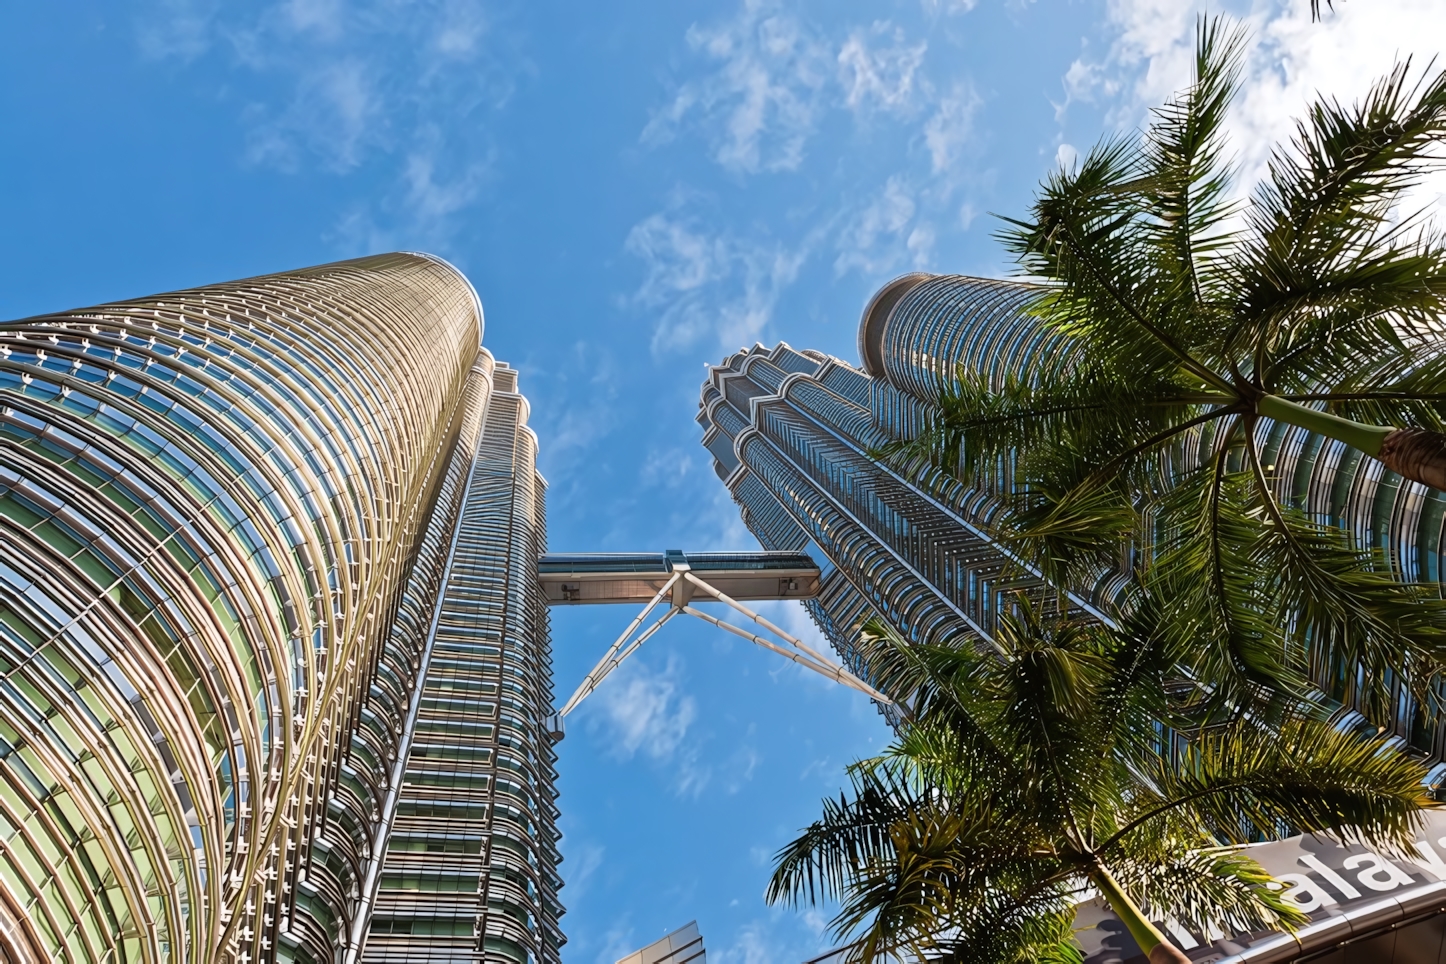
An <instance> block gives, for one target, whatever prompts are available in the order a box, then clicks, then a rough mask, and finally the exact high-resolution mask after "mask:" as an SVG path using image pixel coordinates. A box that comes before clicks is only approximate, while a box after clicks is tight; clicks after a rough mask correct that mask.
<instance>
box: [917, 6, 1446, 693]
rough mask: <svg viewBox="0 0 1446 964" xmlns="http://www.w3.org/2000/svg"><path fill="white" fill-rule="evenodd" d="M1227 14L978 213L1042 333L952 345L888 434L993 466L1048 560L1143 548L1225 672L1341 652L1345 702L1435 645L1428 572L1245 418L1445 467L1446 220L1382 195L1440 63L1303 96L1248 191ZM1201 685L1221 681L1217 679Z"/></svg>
mask: <svg viewBox="0 0 1446 964" xmlns="http://www.w3.org/2000/svg"><path fill="white" fill-rule="evenodd" d="M1243 43H1244V36H1243V34H1242V32H1241V31H1240V30H1238V29H1227V28H1226V27H1224V26H1223V25H1222V23H1221V22H1220V21H1219V20H1202V21H1201V22H1200V24H1199V27H1198V29H1197V51H1196V60H1195V77H1194V82H1193V84H1192V85H1191V86H1190V87H1189V88H1187V89H1186V90H1185V91H1183V92H1182V93H1180V94H1178V95H1177V96H1176V97H1175V98H1174V99H1173V100H1172V101H1171V102H1170V103H1168V104H1166V105H1165V106H1164V107H1162V108H1160V109H1158V110H1156V111H1155V116H1154V120H1153V123H1152V124H1151V126H1150V127H1149V129H1148V131H1147V132H1146V134H1145V136H1144V137H1143V138H1142V139H1139V140H1138V141H1134V140H1129V139H1110V140H1105V141H1103V142H1102V143H1100V144H1099V145H1098V146H1097V147H1095V148H1094V149H1093V150H1092V151H1091V152H1090V153H1089V155H1088V156H1087V157H1086V158H1085V159H1084V160H1083V161H1082V162H1081V163H1080V164H1079V165H1078V166H1077V167H1076V168H1075V169H1073V170H1060V171H1058V172H1056V173H1054V174H1052V175H1051V176H1050V177H1048V178H1047V179H1046V181H1045V182H1044V183H1043V185H1042V186H1041V188H1040V191H1039V193H1038V195H1037V197H1036V199H1035V202H1034V205H1033V209H1032V211H1031V214H1030V216H1029V217H1028V218H1027V219H1024V220H1009V221H1008V225H1009V226H1008V227H1007V228H1006V229H1005V231H1004V233H1003V234H1002V237H1003V239H1004V241H1005V242H1006V244H1007V245H1008V246H1009V248H1010V250H1011V251H1012V252H1013V253H1014V254H1015V255H1016V256H1017V257H1018V258H1019V260H1020V263H1021V265H1022V267H1023V268H1024V270H1025V272H1026V273H1027V274H1030V275H1033V276H1034V277H1036V278H1038V279H1039V280H1041V281H1042V283H1043V284H1042V296H1041V298H1040V299H1039V301H1038V302H1037V303H1036V304H1035V305H1034V307H1033V309H1032V311H1033V313H1034V314H1035V315H1036V316H1037V318H1038V320H1039V322H1040V324H1041V325H1042V326H1043V327H1044V328H1045V329H1046V330H1048V331H1049V332H1051V333H1053V335H1054V336H1055V337H1056V338H1057V339H1058V340H1059V341H1060V343H1062V345H1063V346H1064V350H1062V351H1059V352H1052V353H1040V354H1039V357H1037V358H1036V359H1035V360H1034V361H1033V362H1032V363H1031V364H1032V367H1030V368H1029V369H1028V370H1027V371H1025V372H1023V373H1021V374H1019V375H1018V376H1015V377H1010V378H1007V379H993V380H991V379H990V378H989V377H988V376H987V375H985V374H981V373H979V372H973V371H967V370H961V371H960V372H959V376H958V383H957V385H956V386H955V387H954V389H953V391H952V392H950V393H948V394H947V395H946V397H945V398H944V399H943V401H942V402H941V404H940V407H939V410H938V412H937V415H936V417H935V419H934V423H933V425H932V427H931V428H930V429H929V430H928V431H926V432H924V433H923V434H922V435H920V436H919V437H918V438H916V439H913V440H912V441H909V442H904V443H900V444H899V445H898V446H896V447H895V449H894V454H898V453H900V452H902V453H903V454H904V455H905V456H907V457H910V458H912V459H915V460H918V459H920V458H922V459H924V460H927V461H928V462H930V463H932V464H933V465H934V466H935V467H936V468H940V469H943V470H944V471H946V472H948V473H951V474H953V475H956V476H957V477H960V478H962V479H963V480H964V481H966V482H968V483H971V484H973V483H981V484H988V483H989V480H990V479H998V478H999V476H1000V475H1001V468H1000V467H1001V466H1004V467H1005V468H1006V471H1004V472H1003V476H1004V478H1003V484H1002V488H1003V490H1004V491H1006V492H1007V493H1010V498H1011V499H1012V504H1011V505H1010V511H1009V512H1008V513H1006V515H1005V517H1004V518H1003V520H1002V522H1001V524H1000V532H1001V535H1002V536H1003V537H1004V538H1005V539H1006V541H1009V542H1011V543H1012V544H1013V545H1014V547H1015V548H1016V549H1017V550H1018V552H1019V553H1020V555H1021V556H1022V557H1023V558H1026V559H1029V560H1032V561H1033V562H1034V563H1036V564H1037V565H1039V566H1040V568H1041V569H1043V570H1045V572H1046V575H1047V576H1048V577H1049V578H1051V579H1053V580H1055V581H1056V582H1057V583H1059V584H1069V583H1070V582H1071V581H1072V580H1076V579H1078V578H1079V577H1080V576H1081V575H1082V574H1083V573H1085V572H1088V571H1090V570H1091V569H1092V567H1096V568H1097V567H1099V566H1101V565H1109V564H1111V563H1112V562H1113V561H1114V560H1116V559H1118V558H1119V545H1120V542H1121V540H1122V539H1125V540H1132V541H1133V542H1134V544H1135V545H1137V546H1142V547H1152V548H1151V549H1150V551H1148V552H1146V553H1145V555H1144V559H1143V561H1142V563H1141V564H1142V565H1149V566H1150V567H1151V568H1152V574H1151V579H1152V581H1153V583H1154V584H1155V586H1156V588H1157V589H1161V590H1163V591H1164V592H1165V593H1166V594H1167V595H1170V596H1171V597H1172V598H1174V599H1175V601H1176V616H1177V617H1178V618H1177V626H1178V627H1181V628H1182V631H1184V632H1186V633H1188V634H1190V635H1191V636H1192V637H1193V638H1195V639H1196V640H1197V642H1198V643H1199V644H1200V656H1199V659H1198V665H1197V666H1196V667H1195V669H1196V671H1197V672H1198V674H1199V675H1200V676H1202V677H1204V678H1207V679H1210V680H1211V681H1213V682H1214V683H1216V684H1218V685H1221V686H1224V687H1225V688H1226V689H1230V690H1231V691H1232V692H1231V694H1230V695H1231V696H1232V698H1239V697H1240V690H1241V689H1242V688H1248V686H1249V685H1250V684H1252V683H1257V684H1258V683H1266V684H1270V685H1275V686H1279V685H1281V684H1282V683H1286V684H1290V685H1298V684H1299V679H1298V677H1299V675H1300V673H1299V670H1300V669H1301V667H1302V666H1303V665H1304V664H1305V661H1306V659H1307V657H1308V655H1309V654H1308V652H1307V650H1308V649H1313V650H1314V651H1315V652H1316V654H1317V658H1318V659H1319V656H1320V654H1321V653H1327V654H1329V655H1331V656H1333V657H1334V658H1335V659H1337V660H1338V661H1341V662H1343V665H1347V666H1349V665H1360V666H1362V667H1363V670H1364V676H1363V677H1362V680H1363V687H1362V696H1363V697H1365V698H1366V699H1367V701H1368V702H1367V705H1366V706H1365V709H1366V710H1367V712H1368V713H1369V714H1372V715H1373V717H1375V718H1380V717H1385V716H1389V715H1390V704H1392V702H1393V700H1394V698H1395V694H1394V692H1393V688H1394V687H1395V686H1396V685H1397V683H1398V682H1399V681H1400V680H1402V679H1405V680H1407V681H1409V682H1410V683H1411V685H1412V686H1413V687H1414V688H1415V690H1416V694H1417V696H1418V697H1421V698H1423V699H1424V698H1426V697H1428V696H1429V695H1430V693H1429V685H1428V684H1429V680H1430V678H1431V677H1432V676H1433V674H1434V673H1435V672H1436V670H1437V669H1438V667H1439V666H1440V665H1441V664H1440V658H1441V656H1442V655H1443V654H1446V609H1443V606H1442V604H1441V602H1440V599H1439V595H1440V593H1439V590H1438V588H1437V587H1434V586H1429V587H1427V586H1412V585H1406V584H1403V583H1402V582H1401V581H1398V580H1397V579H1395V578H1393V577H1392V575H1391V574H1390V572H1389V566H1388V565H1386V564H1385V563H1384V560H1383V559H1381V558H1378V557H1377V556H1375V555H1372V553H1371V552H1369V551H1363V550H1361V549H1359V548H1358V547H1356V546H1354V545H1353V544H1352V543H1351V541H1350V540H1349V538H1348V537H1347V535H1346V534H1345V533H1344V532H1342V531H1340V530H1339V529H1336V528H1333V527H1331V526H1330V525H1328V524H1326V521H1325V520H1319V519H1312V518H1308V517H1307V516H1306V515H1305V514H1304V513H1302V512H1299V511H1296V510H1295V509H1293V508H1292V507H1291V506H1290V505H1289V504H1288V503H1287V502H1286V501H1283V500H1282V498H1281V497H1280V495H1279V493H1278V488H1279V487H1278V486H1277V485H1276V480H1274V479H1273V478H1272V476H1271V473H1272V466H1270V465H1269V464H1266V460H1264V459H1263V458H1262V456H1261V452H1260V449H1259V446H1258V443H1257V438H1258V433H1257V427H1258V426H1260V425H1261V423H1262V422H1263V421H1265V420H1275V421H1277V422H1285V423H1289V424H1290V425H1293V426H1298V427H1300V428H1303V429H1306V430H1309V431H1312V432H1316V433H1319V434H1321V435H1324V436H1327V437H1328V438H1331V439H1336V440H1338V441H1340V442H1342V443H1344V444H1345V445H1348V446H1351V447H1354V448H1356V449H1359V450H1360V451H1361V452H1364V453H1365V454H1366V455H1369V456H1372V457H1374V458H1377V459H1379V460H1380V461H1382V462H1383V463H1384V464H1385V466H1386V467H1387V468H1389V469H1391V470H1393V471H1395V472H1398V473H1400V474H1401V475H1402V476H1404V477H1406V478H1408V479H1412V480H1415V481H1418V482H1422V483H1424V484H1426V485H1429V486H1433V487H1436V488H1442V489H1446V434H1442V430H1443V428H1446V424H1443V420H1446V351H1443V350H1442V349H1443V345H1446V342H1443V340H1442V338H1441V330H1442V314H1443V312H1442V309H1443V306H1446V245H1443V238H1442V235H1441V234H1440V233H1439V232H1438V231H1437V230H1436V229H1435V228H1434V227H1433V226H1431V225H1430V224H1429V223H1427V222H1426V221H1424V220H1423V219H1422V218H1421V217H1416V216H1409V215H1408V216H1400V215H1399V211H1398V209H1399V207H1400V203H1401V201H1402V197H1403V194H1405V193H1406V192H1407V191H1408V190H1409V189H1410V188H1411V187H1413V186H1414V185H1416V184H1417V183H1418V182H1419V180H1420V178H1421V176H1422V175H1423V173H1425V172H1426V171H1427V170H1428V169H1430V168H1432V167H1433V166H1437V165H1439V164H1440V161H1441V158H1442V156H1443V152H1442V151H1441V150H1440V147H1441V144H1442V141H1443V139H1446V73H1440V74H1436V75H1434V76H1432V77H1430V78H1427V79H1423V80H1421V81H1419V82H1418V83H1415V84H1414V85H1413V84H1411V83H1410V82H1409V69H1408V68H1409V64H1402V65H1399V66H1397V67H1396V68H1395V69H1394V70H1393V71H1392V72H1391V73H1390V74H1389V75H1387V76H1386V77H1385V78H1383V79H1382V80H1380V81H1379V82H1378V83H1376V85H1375V86H1374V87H1373V88H1372V89H1371V91H1370V93H1369V95H1368V96H1367V97H1366V98H1365V100H1364V101H1362V102H1361V103H1359V104H1357V105H1355V106H1353V107H1351V108H1345V107H1343V106H1342V105H1340V104H1339V103H1337V102H1335V101H1332V100H1322V101H1320V102H1318V103H1316V104H1315V105H1314V106H1313V107H1311V109H1310V111H1309V114H1308V116H1307V118H1306V120H1305V121H1303V122H1301V123H1299V124H1298V125H1297V130H1296V133H1295V137H1294V140H1293V142H1292V145H1291V146H1290V147H1289V148H1279V149H1277V150H1276V151H1275V153H1274V154H1273V156H1272V160H1271V162H1270V166H1269V174H1268V176H1267V177H1266V178H1265V180H1264V182H1263V183H1262V184H1261V185H1260V186H1259V187H1258V188H1257V189H1256V190H1255V192H1254V194H1253V195H1252V196H1251V197H1250V199H1249V201H1248V203H1245V204H1236V203H1233V202H1232V201H1231V200H1230V194H1229V185H1230V170H1229V166H1228V165H1227V164H1226V162H1225V160H1224V158H1225V144H1224V138H1223V134H1222V125H1223V123H1224V119H1225V116H1226V110H1227V108H1228V106H1229V104H1230V102H1231V100H1232V98H1233V96H1234V94H1235V92H1236V89H1237V86H1238V74H1239V64H1240V58H1241V53H1242V50H1243ZM1222 692H1223V691H1222Z"/></svg>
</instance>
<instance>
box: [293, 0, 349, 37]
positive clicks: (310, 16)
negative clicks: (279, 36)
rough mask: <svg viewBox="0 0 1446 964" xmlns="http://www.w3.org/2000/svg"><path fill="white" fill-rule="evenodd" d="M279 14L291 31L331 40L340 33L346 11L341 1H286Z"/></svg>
mask: <svg viewBox="0 0 1446 964" xmlns="http://www.w3.org/2000/svg"><path fill="white" fill-rule="evenodd" d="M281 13H282V16H283V17H284V18H285V20H286V23H287V25H288V26H290V27H291V29H293V30H296V31H299V32H304V31H314V32H315V33H316V34H317V35H319V36H321V37H324V38H327V39H331V38H334V37H336V36H337V35H339V34H340V33H341V31H342V27H343V20H344V19H345V17H346V15H347V10H346V6H345V3H344V2H343V0H286V2H285V3H283V4H282V5H281Z"/></svg>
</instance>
